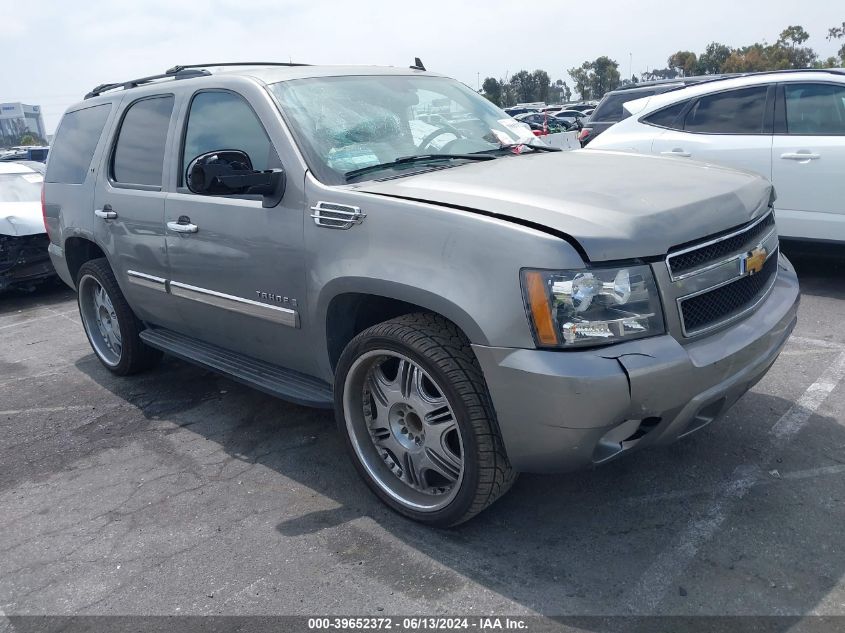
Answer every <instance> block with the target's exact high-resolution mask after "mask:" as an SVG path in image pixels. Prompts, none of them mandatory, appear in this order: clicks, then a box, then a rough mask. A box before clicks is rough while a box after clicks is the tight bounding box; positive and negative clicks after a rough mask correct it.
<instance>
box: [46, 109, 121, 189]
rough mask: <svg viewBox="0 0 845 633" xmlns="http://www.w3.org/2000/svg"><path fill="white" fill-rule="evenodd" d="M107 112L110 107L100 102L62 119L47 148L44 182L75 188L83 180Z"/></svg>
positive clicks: (66, 115) (104, 123) (107, 114)
mask: <svg viewBox="0 0 845 633" xmlns="http://www.w3.org/2000/svg"><path fill="white" fill-rule="evenodd" d="M110 111H111V104H109V103H104V104H102V105H98V106H93V107H91V108H85V109H84V110H76V111H74V112H68V113H67V114H65V115H64V116H63V117H62V122H61V124H60V125H59V129H58V131H57V132H56V138H55V140H54V141H53V146H52V147H51V148H50V160H49V164H48V166H47V182H61V183H67V184H71V185H79V184H81V183H83V182H84V181H85V175H86V174H87V173H88V168H89V167H90V166H91V159H92V158H94V150H95V149H97V142H98V141H99V140H100V135H101V134H102V133H103V128H104V127H105V125H106V119H107V118H108V116H109V112H110Z"/></svg>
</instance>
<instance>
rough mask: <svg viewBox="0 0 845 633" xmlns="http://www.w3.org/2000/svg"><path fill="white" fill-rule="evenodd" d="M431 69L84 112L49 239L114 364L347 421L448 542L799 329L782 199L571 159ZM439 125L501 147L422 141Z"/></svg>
mask: <svg viewBox="0 0 845 633" xmlns="http://www.w3.org/2000/svg"><path fill="white" fill-rule="evenodd" d="M421 65H422V64H421V63H416V64H415V66H414V67H412V68H410V69H399V68H392V67H391V68H378V67H321V66H296V65H290V64H275V65H266V66H262V67H256V66H254V65H251V66H243V67H239V66H237V65H232V67H231V68H228V69H226V68H222V69H221V68H215V67H209V66H200V67H194V66H177V67H175V68H173V69H171V70H170V71H168V72H166V73H163V74H161V75H156V76H154V77H147V78H144V79H139V80H128V81H127V80H124V81H120V82H118V83H114V84H105V85H102V86H98V87H97V88H96V89H94V90H92V91H91V92H90V93H89V94H88V95H87V97H88V98H87V99H85V100H84V101H82V102H81V103H78V104H76V105H74V106H72V107H71V108H70V109H69V110H68V111H67V112H66V113H65V115H64V117H63V118H62V120H61V123H60V125H59V128H58V131H57V133H56V137H55V140H54V143H53V150H52V154H51V157H50V162H49V164H48V167H47V176H46V184H45V188H44V216H45V223H46V226H47V228H48V233H49V235H50V246H49V252H50V255H51V257H52V259H53V262H54V263H55V265H56V268H57V269H58V271H59V274H60V276H61V278H62V279H63V280H64V281H65V282H66V283H67V284H68V285H69V286H71V287H72V288H74V289H75V290H76V293H77V295H78V302H79V309H80V315H81V320H82V325H83V326H84V329H85V333H86V335H87V336H88V339H89V341H90V343H91V346H92V348H93V350H94V353H95V355H96V356H97V358H99V360H100V361H101V362H102V364H103V365H104V366H105V367H106V368H107V369H108V370H109V371H111V372H112V373H114V374H117V375H128V374H132V373H135V372H139V371H141V370H144V369H147V368H149V367H151V366H152V365H154V364H155V362H156V361H157V360H158V358H159V356H160V354H161V352H162V351H165V352H167V353H170V354H173V355H175V356H177V357H179V358H182V359H185V360H187V361H189V362H193V363H197V364H198V365H201V366H203V367H206V368H208V369H211V370H214V371H217V372H220V373H222V374H224V375H227V376H229V377H231V378H233V379H234V380H238V381H240V382H243V383H245V384H248V385H251V386H253V387H256V388H258V389H261V390H264V391H266V392H268V393H271V394H274V395H276V396H279V397H282V398H286V399H288V400H291V401H293V402H297V403H300V404H304V405H308V406H318V407H326V408H333V409H334V411H335V414H336V418H337V423H338V428H339V430H340V433H341V434H342V435H343V437H344V441H345V443H346V446H347V448H348V450H349V453H350V455H351V458H352V461H353V463H354V464H355V467H356V468H357V470H358V472H359V473H360V475H361V477H362V478H363V479H364V481H365V482H366V483H367V484H368V485H369V486H370V488H372V490H373V491H374V492H375V494H376V495H378V497H379V498H380V499H382V500H383V501H384V502H385V503H386V504H387V505H389V506H390V507H391V508H393V509H395V510H397V511H398V512H401V513H402V514H404V515H406V516H408V517H411V518H413V519H416V520H419V521H423V522H426V523H429V524H434V525H443V526H445V525H454V524H456V523H460V522H461V521H465V520H467V519H468V518H470V517H472V516H473V515H474V514H476V513H477V512H479V511H481V510H482V509H484V508H485V507H487V506H489V505H490V504H491V503H492V502H493V501H495V500H496V498H498V497H499V496H500V495H501V494H502V493H504V492H505V491H507V490H508V489H509V488H510V486H511V484H512V483H513V481H514V479H515V477H516V473H517V472H519V471H531V472H556V471H566V470H570V469H574V468H583V467H587V466H592V465H597V464H602V463H606V462H608V461H610V460H612V459H616V458H618V457H620V456H622V455H625V454H627V453H630V452H631V451H634V450H638V449H640V448H644V447H647V446H654V445H658V444H665V443H668V442H672V441H674V440H676V439H678V438H680V437H684V436H687V435H689V434H691V433H693V432H695V431H697V430H699V429H701V428H703V427H705V426H706V425H708V424H709V423H711V422H712V421H713V420H714V419H716V418H717V417H718V416H719V415H721V414H722V413H723V412H724V411H725V410H726V409H727V408H728V407H730V406H731V405H732V404H733V403H734V402H735V401H736V400H737V399H738V398H739V397H740V396H741V395H742V394H743V393H744V392H745V391H746V390H747V389H748V388H749V387H750V386H751V385H753V384H754V383H755V382H756V381H757V380H759V379H760V377H761V376H763V374H765V372H766V371H767V370H768V368H769V367H770V366H771V364H772V362H773V361H774V360H775V358H776V357H777V356H778V354H779V352H780V350H781V349H782V347H783V345H784V344H785V342H786V340H787V338H788V336H789V334H790V332H791V330H792V328H793V327H794V325H795V320H796V310H797V302H798V282H797V278H796V275H795V272H794V270H793V269H792V266H791V265H790V264H789V262H788V261H787V260H786V259H785V258H783V257H782V256H781V255H780V253H779V249H778V238H777V234H776V232H775V231H774V227H773V217H772V213H771V208H770V205H771V201H772V198H773V194H772V187H771V185H770V184H769V183H768V182H767V181H766V180H765V179H763V178H760V177H759V176H756V175H752V174H747V173H741V172H737V171H734V170H730V169H724V168H715V167H703V166H700V165H697V164H694V163H689V164H687V163H683V162H680V161H667V160H663V159H660V158H652V157H644V156H636V155H628V154H625V153H617V152H607V153H604V152H580V151H576V152H565V151H564V152H561V151H553V149H552V148H550V147H549V146H547V145H545V144H543V142H542V141H541V140H539V139H535V138H534V137H533V136H532V135H531V134H528V133H527V132H526V130H525V127H524V126H523V125H521V124H520V123H518V122H517V121H514V120H513V119H512V118H511V117H508V116H507V115H506V114H505V113H504V112H503V111H502V110H500V109H499V108H497V107H496V106H494V105H493V104H491V103H490V102H489V101H487V100H486V99H484V98H483V97H481V96H480V95H478V94H476V93H475V92H474V91H473V90H471V89H469V88H467V87H466V86H464V85H463V84H461V83H460V82H458V81H455V80H452V79H449V78H447V77H443V76H439V75H436V74H434V73H430V72H427V71H424V70H421V69H420V67H421ZM168 79H170V80H171V81H168ZM173 79H179V81H172V80H173ZM429 101H431V102H435V101H436V102H437V104H438V106H439V107H443V108H444V109H448V110H449V111H450V112H454V113H462V114H466V115H471V116H468V117H465V118H467V119H471V120H474V121H477V122H478V124H477V125H476V126H475V127H473V128H469V127H468V128H465V130H464V131H462V133H461V135H460V136H455V132H454V130H452V129H449V130H438V129H435V130H434V131H432V132H430V133H429V134H427V135H425V136H424V137H422V138H417V137H415V136H414V135H413V134H411V133H410V131H409V124H410V123H411V121H410V120H409V118H411V117H413V116H414V111H415V109H414V107H410V106H415V105H418V104H424V103H426V102H429ZM443 136H445V137H446V138H448V139H450V140H448V142H445V143H441V144H440V145H438V149H437V151H436V152H435V151H432V146H433V143H434V142H435V141H436V140H438V139H440V140H441V141H442V139H441V137H443ZM326 450H331V449H330V447H329V448H327V449H326Z"/></svg>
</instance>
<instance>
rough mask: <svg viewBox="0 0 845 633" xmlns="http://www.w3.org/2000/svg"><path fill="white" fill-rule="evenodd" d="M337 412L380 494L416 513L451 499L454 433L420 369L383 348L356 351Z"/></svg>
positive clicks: (439, 393) (456, 481)
mask: <svg viewBox="0 0 845 633" xmlns="http://www.w3.org/2000/svg"><path fill="white" fill-rule="evenodd" d="M343 409H344V417H345V420H346V428H347V432H348V433H349V437H350V439H351V440H352V445H353V448H354V450H355V453H356V454H357V456H358V458H359V460H360V461H361V463H362V464H363V466H364V468H365V469H366V470H367V472H368V473H369V474H370V476H371V477H372V478H373V480H375V482H376V483H377V484H378V486H379V487H380V488H381V489H382V490H384V491H385V492H386V493H387V494H388V495H390V496H391V497H392V498H394V499H395V500H396V501H398V502H400V503H402V504H403V505H405V506H407V507H409V508H412V509H414V510H417V511H423V512H433V511H435V510H439V509H441V508H443V507H445V506H446V505H448V504H449V502H451V501H452V500H453V499H454V497H455V495H456V494H457V493H458V490H459V489H460V484H461V481H462V480H463V475H464V449H463V440H462V439H461V432H460V428H459V426H458V421H457V419H456V418H455V414H454V412H453V410H452V406H451V405H450V404H449V401H448V399H447V398H446V396H445V395H444V391H443V389H442V388H441V387H440V386H439V385H438V384H437V382H436V381H435V380H434V379H433V378H432V377H431V376H430V375H429V374H428V373H427V372H426V371H425V370H424V369H423V368H422V367H420V365H418V364H417V363H416V362H414V361H412V360H411V359H410V358H408V357H407V356H404V355H402V354H400V353H398V352H393V351H388V350H376V351H371V352H367V353H366V354H363V355H362V356H360V357H359V358H357V359H356V360H355V362H354V363H353V364H352V366H351V367H350V369H349V372H348V373H347V375H346V381H345V384H344V391H343Z"/></svg>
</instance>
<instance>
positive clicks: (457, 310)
mask: <svg viewBox="0 0 845 633" xmlns="http://www.w3.org/2000/svg"><path fill="white" fill-rule="evenodd" d="M318 310H319V314H321V315H323V317H324V318H323V322H324V323H325V328H326V330H325V335H326V351H327V353H328V360H329V364H330V366H331V370H332V373H334V370H335V367H336V366H337V361H338V359H339V358H340V355H341V353H342V352H343V350H344V348H345V347H346V345H347V344H348V343H349V341H351V340H352V339H353V338H354V337H355V336H356V335H357V334H358V333H360V332H362V331H363V330H365V329H367V328H368V327H370V326H372V325H376V324H377V323H382V322H383V321H387V320H389V319H392V318H395V317H397V316H402V315H404V314H411V313H414V312H431V313H434V314H437V315H439V316H441V317H443V318H445V319H448V320H449V321H451V322H452V323H454V324H455V325H456V326H457V327H458V329H460V330H461V331H462V332H463V333H464V335H465V336H466V337H467V338H468V339H469V340H470V342H472V343H479V344H482V345H484V344H487V338H486V337H485V335H484V333H483V332H482V330H481V327H480V326H479V325H478V323H477V322H476V321H475V319H473V318H472V317H471V316H470V315H469V314H468V313H467V312H466V311H465V310H464V309H463V308H461V307H460V306H458V305H456V304H455V303H453V302H452V301H449V300H448V299H445V298H444V297H442V296H440V295H436V294H434V293H432V292H429V291H426V290H421V289H419V288H415V287H411V286H407V285H405V284H399V283H395V282H382V281H380V280H372V279H360V278H359V279H354V280H353V279H347V280H336V281H335V282H334V283H332V284H331V285H330V287H329V286H327V287H326V288H325V289H324V290H323V293H322V296H321V300H320V302H319V306H318Z"/></svg>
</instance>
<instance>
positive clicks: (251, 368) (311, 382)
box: [140, 328, 334, 409]
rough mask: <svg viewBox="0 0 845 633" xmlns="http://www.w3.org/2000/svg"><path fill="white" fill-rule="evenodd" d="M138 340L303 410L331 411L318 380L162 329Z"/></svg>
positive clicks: (148, 331) (149, 331) (326, 393)
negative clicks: (315, 408) (301, 407)
mask: <svg viewBox="0 0 845 633" xmlns="http://www.w3.org/2000/svg"><path fill="white" fill-rule="evenodd" d="M140 336H141V340H142V341H144V343H146V344H147V345H149V346H150V347H155V348H156V349H160V350H161V351H163V352H166V353H168V354H171V355H172V356H175V357H177V358H181V359H182V360H186V361H188V362H189V363H194V364H195V365H199V366H200V367H205V368H206V369H210V370H212V371H216V372H218V373H221V374H223V375H225V376H227V377H228V378H231V379H232V380H236V381H238V382H241V383H243V384H245V385H248V386H250V387H253V388H255V389H258V390H259V391H263V392H264V393H268V394H270V395H271V396H276V397H277V398H281V399H282V400H287V401H289V402H294V403H296V404H301V405H304V406H306V407H319V408H321V409H331V408H332V407H333V406H334V398H333V396H332V387H331V385H329V384H328V383H326V382H323V381H322V380H320V379H318V378H312V377H311V376H306V375H305V374H300V373H299V372H296V371H292V370H290V369H284V368H283V367H279V366H278V365H272V364H270V363H266V362H264V361H262V360H257V359H255V358H250V357H249V356H244V355H243V354H238V353H237V352H232V351H229V350H226V349H223V348H222V347H217V346H216V345H211V344H210V343H205V342H203V341H200V340H197V339H195V338H192V337H190V336H185V335H184V334H178V333H176V332H173V331H171V330H166V329H164V328H152V329H146V330H144V331H143V332H141V334H140Z"/></svg>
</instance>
